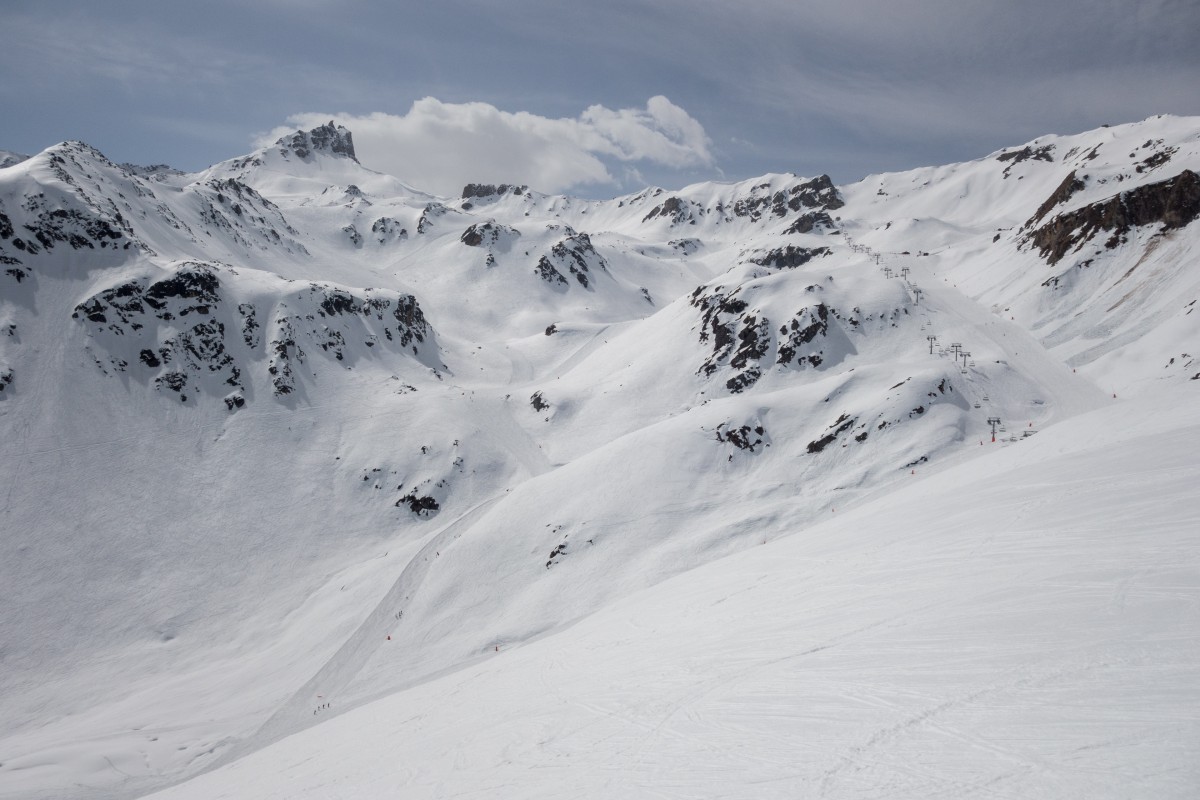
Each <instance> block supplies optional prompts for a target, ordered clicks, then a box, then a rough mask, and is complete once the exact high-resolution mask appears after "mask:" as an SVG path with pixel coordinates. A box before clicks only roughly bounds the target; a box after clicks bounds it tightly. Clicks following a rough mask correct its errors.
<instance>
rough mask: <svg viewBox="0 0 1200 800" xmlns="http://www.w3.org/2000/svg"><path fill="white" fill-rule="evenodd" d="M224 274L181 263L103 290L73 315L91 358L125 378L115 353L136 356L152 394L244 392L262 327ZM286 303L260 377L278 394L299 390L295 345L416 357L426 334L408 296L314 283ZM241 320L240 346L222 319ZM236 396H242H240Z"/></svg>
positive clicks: (300, 353) (334, 352)
mask: <svg viewBox="0 0 1200 800" xmlns="http://www.w3.org/2000/svg"><path fill="white" fill-rule="evenodd" d="M222 273H224V274H228V275H229V276H230V277H232V276H233V275H236V272H235V271H233V270H229V269H227V268H225V269H222V267H220V266H218V265H214V264H208V263H203V262H187V263H184V264H182V265H180V266H179V267H178V268H177V269H176V270H175V272H174V273H173V274H170V275H168V276H166V277H163V278H160V279H158V280H147V279H135V280H130V281H126V282H124V283H121V284H118V285H116V286H113V287H110V288H108V289H104V290H102V291H101V292H99V293H97V294H96V295H94V296H92V297H90V298H88V299H86V300H84V301H83V302H81V303H79V304H78V305H77V306H76V307H75V311H74V314H73V315H72V316H73V317H74V318H75V319H79V320H81V321H83V323H84V324H85V325H86V326H87V327H88V330H89V335H90V336H91V338H92V340H93V342H94V345H89V348H88V349H89V351H92V349H93V347H99V348H101V349H102V350H104V351H107V359H102V358H101V357H100V356H99V355H97V353H96V352H92V356H93V359H94V360H95V361H96V364H97V365H98V366H99V367H100V369H101V370H103V371H104V372H106V373H107V372H108V371H109V370H110V369H112V370H115V371H118V372H125V371H126V370H127V369H128V368H129V366H130V365H129V363H128V362H127V361H126V360H125V359H124V358H122V357H121V355H120V354H122V353H130V354H131V356H130V357H131V358H132V354H133V353H136V354H137V356H136V362H135V363H136V368H135V374H136V373H137V370H143V371H144V372H143V373H142V374H145V375H147V377H148V378H151V379H152V382H153V384H154V385H155V387H156V388H157V389H159V390H163V389H166V390H168V391H172V392H175V393H177V394H178V395H179V399H180V400H181V401H186V400H187V398H188V395H189V394H190V393H191V392H190V391H189V389H190V387H192V386H195V387H196V388H195V391H204V389H205V387H207V388H208V391H209V392H217V393H218V394H227V393H228V392H229V389H230V387H232V388H233V389H234V390H242V389H244V388H245V383H244V378H243V370H244V368H245V366H244V365H245V364H249V363H251V361H248V360H246V359H247V357H250V358H252V357H253V356H252V353H253V351H254V350H257V349H258V348H259V347H261V346H262V337H261V335H260V328H261V325H260V323H259V321H258V311H257V309H256V307H255V305H254V304H253V303H239V304H237V306H236V308H231V307H229V306H231V304H230V303H229V302H227V300H226V299H225V296H224V295H225V288H226V287H224V286H223V285H222ZM288 302H290V303H293V304H294V307H295V308H296V309H297V311H296V312H290V311H289V310H288V306H287V303H283V302H281V303H279V304H278V306H277V308H276V310H275V314H274V317H273V319H272V324H271V331H272V335H271V338H270V340H269V341H268V343H267V346H266V350H267V353H268V355H269V360H268V365H267V373H268V375H269V376H270V377H269V379H270V381H271V383H272V384H273V386H274V390H275V394H276V395H286V394H290V393H291V392H293V391H294V390H295V388H296V385H295V374H294V369H293V364H294V363H304V361H305V359H306V358H307V353H306V352H305V350H304V347H302V346H301V343H304V345H305V346H307V347H310V348H320V350H321V351H322V352H323V353H328V354H329V355H331V356H332V357H333V358H334V359H336V360H338V361H342V360H344V359H345V358H346V357H347V356H348V355H350V354H351V353H352V351H350V350H349V349H348V348H349V347H350V346H351V344H353V343H354V340H355V338H359V340H360V341H362V337H364V336H365V337H366V338H365V341H363V342H362V343H363V344H364V345H365V346H366V347H368V348H370V347H374V346H375V345H376V344H377V343H380V342H381V341H386V342H388V343H389V344H390V345H391V347H392V349H398V350H406V351H409V352H411V353H412V354H413V355H419V352H420V351H419V348H420V347H421V345H422V344H423V343H425V342H426V340H427V339H428V338H429V337H430V336H431V335H432V329H431V328H430V327H429V324H428V322H427V321H426V320H425V316H424V314H423V313H422V312H421V308H420V306H419V305H418V304H417V301H416V299H415V298H413V297H412V296H411V295H401V294H396V293H394V292H384V291H376V290H371V289H367V290H364V291H363V296H359V295H357V294H354V293H352V292H349V291H346V290H344V289H339V288H335V287H331V286H328V285H324V284H315V283H314V284H310V285H309V287H308V289H307V291H306V292H301V293H300V294H299V295H298V296H296V297H294V298H288ZM344 318H349V319H344ZM343 319H344V321H343ZM239 320H240V329H241V330H240V333H241V337H240V338H241V341H240V342H239V341H238V337H237V336H236V335H233V336H232V337H227V335H226V322H228V321H232V322H233V323H234V325H235V326H236V325H237V323H238V321H239ZM235 329H236V327H235ZM243 345H244V348H245V349H244V351H242V352H238V351H239V350H241V349H242V348H243ZM247 351H249V352H247ZM214 379H215V383H214ZM235 394H238V396H239V397H240V396H241V394H240V391H238V392H235ZM244 402H245V400H244V398H243V400H242V403H244ZM235 405H237V406H238V407H240V404H237V403H235ZM231 410H232V409H231Z"/></svg>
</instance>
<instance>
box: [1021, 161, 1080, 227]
mask: <svg viewBox="0 0 1200 800" xmlns="http://www.w3.org/2000/svg"><path fill="white" fill-rule="evenodd" d="M1085 185H1086V184H1084V182H1083V181H1081V180H1079V178H1077V177H1075V170H1071V174H1070V175H1068V176H1067V177H1066V178H1064V179H1063V182H1062V183H1060V184H1059V185H1058V188H1057V189H1055V190H1054V191H1053V192H1051V193H1050V196H1049V197H1047V198H1046V201H1045V202H1044V203H1042V204H1041V205H1040V206H1038V210H1037V213H1036V214H1034V215H1033V217H1032V218H1031V219H1030V220H1029V221H1028V222H1026V223H1025V225H1026V226H1029V225H1032V224H1034V223H1035V222H1040V221H1041V219H1042V217H1044V216H1046V215H1047V214H1049V213H1050V210H1051V209H1053V208H1055V207H1056V206H1060V205H1062V204H1063V203H1065V202H1067V201H1068V200H1070V199H1071V197H1072V196H1073V195H1074V194H1075V193H1076V192H1079V191H1081V190H1082V189H1083V188H1084V186H1085Z"/></svg>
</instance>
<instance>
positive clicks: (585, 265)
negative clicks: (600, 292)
mask: <svg viewBox="0 0 1200 800" xmlns="http://www.w3.org/2000/svg"><path fill="white" fill-rule="evenodd" d="M568 231H569V233H568V235H567V236H566V237H564V238H563V239H561V240H560V241H558V242H557V243H555V244H554V246H552V247H551V248H550V252H549V253H548V254H547V255H544V256H542V257H541V258H539V259H538V262H537V265H536V266H535V267H534V269H533V271H534V274H536V275H537V276H538V277H539V278H541V279H542V280H544V281H546V282H547V283H549V284H550V285H552V286H560V287H567V286H569V285H570V282H569V281H568V280H567V278H566V275H564V274H563V273H566V274H568V275H572V276H574V278H575V280H576V281H578V283H579V285H580V286H582V287H583V288H585V289H587V288H588V287H589V286H591V278H590V276H592V275H594V273H596V272H607V271H608V263H607V262H606V261H605V260H604V256H602V255H600V254H599V253H598V252H596V248H595V247H593V246H592V240H591V239H590V238H589V237H588V235H587V234H586V233H575V232H574V231H571V230H570V229H569V228H568Z"/></svg>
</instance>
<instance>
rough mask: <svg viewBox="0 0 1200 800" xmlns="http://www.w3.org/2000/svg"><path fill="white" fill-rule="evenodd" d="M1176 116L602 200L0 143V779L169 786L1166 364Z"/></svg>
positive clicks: (289, 140) (1187, 167) (288, 151)
mask: <svg viewBox="0 0 1200 800" xmlns="http://www.w3.org/2000/svg"><path fill="white" fill-rule="evenodd" d="M1197 141H1200V123H1198V122H1197V121H1196V120H1194V119H1193V120H1179V119H1172V118H1163V119H1154V120H1148V121H1146V122H1143V123H1138V124H1136V125H1131V126H1122V127H1120V128H1111V129H1102V130H1100V131H1093V132H1090V133H1087V134H1080V135H1079V136H1075V137H1043V138H1042V139H1038V140H1036V141H1035V142H1032V143H1030V144H1029V145H1027V146H1022V147H1018V148H1011V149H1008V150H1005V151H1002V152H1000V153H997V154H993V155H992V156H989V157H987V158H985V159H981V160H979V161H976V162H971V163H968V164H958V165H950V166H946V167H939V168H930V169H926V170H916V171H913V172H909V173H902V174H897V175H885V176H876V177H873V178H869V179H867V180H865V181H863V182H860V183H859V184H855V185H853V186H848V187H836V186H834V185H833V184H832V182H831V181H830V180H829V179H828V178H827V177H825V176H818V177H815V178H809V177H801V176H795V175H787V174H779V175H768V176H764V177H762V178H760V179H755V180H751V181H744V182H740V183H735V184H715V183H704V184H698V185H695V186H690V187H686V188H684V189H681V190H679V191H674V192H667V191H665V190H662V189H647V190H645V191H643V192H639V193H637V194H634V195H629V196H627V197H621V198H615V199H613V200H609V201H582V200H578V199H575V198H567V197H552V196H547V195H542V194H539V193H537V192H535V191H532V190H530V189H529V188H528V187H525V186H486V185H477V184H472V185H469V186H467V187H466V188H465V189H464V191H463V193H462V196H461V197H458V198H438V197H433V196H430V195H427V194H424V193H422V192H420V191H418V190H415V189H412V188H411V187H408V186H405V185H404V184H403V183H402V182H400V181H398V180H397V179H395V178H393V177H391V176H386V175H381V174H379V173H374V172H372V171H370V170H368V169H366V168H364V167H362V165H361V164H359V163H358V162H357V160H356V159H355V156H354V151H353V142H352V138H351V137H350V134H349V132H348V131H345V129H342V128H339V127H337V126H335V125H332V124H331V125H326V126H321V127H320V128H318V129H315V130H313V131H308V132H297V133H296V134H294V135H291V136H287V137H283V138H282V139H280V140H279V141H278V142H277V143H275V144H274V145H272V146H270V147H267V148H263V149H261V150H259V151H257V152H255V153H252V154H249V155H247V156H244V157H242V158H237V159H232V160H230V161H226V162H223V163H221V164H217V165H215V166H213V167H212V168H210V169H208V170H206V171H204V172H202V173H199V174H183V173H179V172H177V171H173V170H170V169H169V168H162V167H151V168H136V167H131V166H128V165H116V164H113V163H111V162H109V161H108V160H107V159H105V158H104V157H103V155H101V154H100V153H98V152H96V151H95V150H94V149H92V148H90V147H88V146H87V145H84V144H81V143H72V142H68V143H64V144H62V145H58V146H56V147H54V148H50V149H49V150H47V151H45V152H43V153H41V154H38V155H36V156H34V157H32V158H30V159H28V160H25V161H23V162H21V163H18V164H16V165H13V166H10V167H7V168H4V169H3V170H0V262H2V263H0V450H2V454H3V456H4V458H3V459H2V460H0V485H3V486H4V487H5V495H4V496H5V498H6V499H5V503H4V505H3V510H2V514H3V517H2V518H0V519H2V522H0V530H3V534H0V543H3V545H4V547H5V551H6V552H8V553H11V554H14V555H13V557H12V558H7V559H0V606H2V607H4V608H5V609H8V610H9V612H8V613H6V614H4V615H3V616H0V641H2V642H4V643H5V646H4V651H3V654H2V658H3V664H4V669H3V670H0V719H4V720H5V722H4V724H3V727H0V796H12V797H22V798H26V797H56V798H60V797H70V796H89V794H91V795H92V796H94V795H95V794H96V793H100V794H102V795H103V794H107V795H108V796H118V797H124V796H134V795H137V794H139V793H144V792H147V791H150V790H153V789H155V788H159V787H161V786H162V785H164V784H165V783H168V782H172V781H176V780H179V779H181V778H183V777H186V776H188V775H192V774H195V773H197V772H200V771H204V770H207V769H209V768H211V767H212V766H213V765H215V764H217V763H220V762H223V761H228V760H231V759H234V758H237V757H239V756H241V755H245V754H247V753H250V752H253V751H254V750H256V749H259V748H261V747H263V746H266V745H268V744H270V743H271V742H274V741H277V740H279V739H281V738H284V737H287V736H289V735H291V734H293V733H295V732H297V731H300V730H302V729H304V728H305V727H308V726H311V725H313V724H315V723H317V722H320V721H322V720H323V719H325V717H326V716H328V714H327V712H328V710H329V709H328V708H327V705H328V704H329V703H330V702H334V703H335V705H336V708H337V709H339V710H340V709H344V708H347V707H350V706H353V705H357V704H362V703H367V702H369V701H371V700H372V699H374V698H378V697H380V696H382V695H386V694H389V693H392V692H395V691H397V690H400V689H403V688H405V687H410V686H415V685H418V684H421V683H422V682H425V681H427V680H429V679H431V678H432V677H433V676H436V675H441V674H445V673H446V672H448V671H453V670H455V669H457V668H460V667H462V666H464V665H467V664H472V663H476V662H477V661H478V660H479V659H481V658H485V657H491V656H492V655H494V654H495V653H496V652H497V650H496V649H497V648H500V650H501V651H504V650H506V649H510V648H513V647H516V646H518V645H521V644H522V643H525V642H530V641H532V640H535V639H539V638H545V637H547V636H550V635H551V634H552V633H554V632H556V631H560V630H562V629H563V628H564V626H567V625H569V624H570V623H572V622H574V621H576V620H578V619H580V618H582V617H584V616H586V615H588V614H592V613H594V612H596V611H597V610H599V609H603V608H606V607H608V606H609V605H610V604H612V603H617V602H620V601H621V600H622V599H623V598H625V597H626V596H627V595H629V594H630V593H631V592H634V591H637V590H640V589H644V588H649V587H653V586H655V585H657V584H659V583H661V582H662V581H664V580H666V579H668V578H670V577H671V576H673V575H678V574H679V573H681V572H685V571H687V570H690V569H693V568H695V567H698V566H700V565H703V564H705V563H707V562H711V561H714V560H716V559H719V558H722V557H724V556H728V555H731V554H734V553H737V552H738V551H742V550H745V549H747V548H750V547H753V546H761V545H762V543H763V541H764V540H767V541H769V540H773V539H776V538H779V537H780V536H783V535H784V534H792V533H802V534H804V535H808V531H809V528H810V527H811V526H812V525H813V524H814V522H815V521H817V520H821V519H825V518H827V517H829V516H832V515H834V514H842V513H844V512H845V511H846V510H847V509H849V508H851V507H854V506H856V505H859V504H862V503H864V502H865V501H866V500H867V499H868V498H870V497H873V496H877V495H883V494H887V493H892V492H901V491H902V489H903V487H906V486H909V485H912V484H914V483H916V482H918V481H920V480H922V479H923V478H925V477H926V476H928V475H931V474H934V473H938V472H942V473H943V475H945V474H948V473H945V472H944V471H945V470H949V469H950V468H955V469H960V468H965V466H964V465H966V464H967V463H968V462H970V461H971V460H973V459H974V458H976V457H978V456H981V455H983V454H986V453H989V452H992V451H995V450H1001V451H1004V452H1020V451H1021V450H1022V449H1023V448H1026V447H1028V446H1029V445H1030V444H1031V443H1030V442H1028V441H1026V439H1027V438H1028V436H1029V435H1032V434H1033V433H1035V432H1037V431H1038V430H1042V429H1044V428H1047V427H1050V426H1053V425H1055V424H1057V423H1059V422H1061V421H1063V420H1066V419H1069V418H1072V417H1075V416H1078V415H1080V414H1084V413H1087V412H1091V411H1094V410H1096V409H1097V408H1101V407H1103V406H1105V405H1111V404H1112V403H1113V402H1114V398H1113V397H1112V395H1113V394H1114V393H1116V394H1118V395H1119V396H1120V398H1121V399H1124V398H1125V397H1126V396H1127V395H1136V394H1139V393H1141V394H1146V395H1152V394H1154V393H1155V392H1156V391H1157V390H1158V389H1159V388H1160V387H1161V386H1162V385H1163V384H1166V383H1169V384H1180V386H1177V387H1175V389H1174V391H1175V392H1177V394H1173V395H1172V396H1174V397H1177V398H1185V397H1190V395H1188V394H1186V392H1189V391H1195V390H1196V387H1200V380H1197V381H1195V382H1193V380H1192V377H1193V375H1195V374H1200V366H1197V364H1196V362H1195V356H1196V355H1198V354H1200V341H1198V340H1197V337H1198V335H1200V334H1198V331H1200V322H1198V321H1200V314H1192V311H1193V310H1194V306H1195V303H1193V302H1192V300H1194V299H1196V298H1197V295H1198V291H1200V283H1198V282H1197V281H1198V280H1200V278H1198V276H1197V273H1196V270H1195V269H1194V260H1192V259H1191V258H1190V254H1191V253H1192V252H1193V251H1194V247H1193V245H1194V243H1195V237H1196V236H1197V231H1198V230H1200V224H1197V223H1196V222H1194V216H1195V213H1194V207H1195V199H1194V186H1195V181H1194V173H1195V172H1196V171H1197V169H1198V168H1200V164H1198V163H1197V155H1196V151H1197V147H1198V145H1197ZM1135 144H1136V145H1137V146H1136V147H1135V146H1134V145H1135ZM1129 153H1132V155H1127V154H1129ZM1110 242H1111V243H1112V244H1111V246H1109V243H1110ZM1094 251H1098V252H1094ZM1088 259H1091V261H1090V262H1089V263H1087V264H1084V262H1086V261H1088ZM1064 270H1065V272H1064ZM1056 276H1057V277H1058V281H1057V283H1055V282H1054V281H1053V280H1051V279H1052V278H1055V277H1056ZM1176 350H1178V351H1179V353H1178V354H1176V353H1175V351H1176ZM1114 413H1115V412H1114ZM1131 413H1134V412H1131ZM1118 416H1119V415H1118ZM1097 419H1102V420H1110V417H1097ZM1104 424H1106V425H1107V424H1110V422H1104ZM1035 441H1036V440H1035ZM821 530H822V529H817V531H816V533H814V534H813V535H814V536H817V537H818V538H820V537H823V536H825V535H827V534H823V533H821ZM825 530H826V531H827V532H828V529H825ZM10 787H12V788H10ZM80 787H89V788H86V789H85V788H80ZM5 793H7V794H5Z"/></svg>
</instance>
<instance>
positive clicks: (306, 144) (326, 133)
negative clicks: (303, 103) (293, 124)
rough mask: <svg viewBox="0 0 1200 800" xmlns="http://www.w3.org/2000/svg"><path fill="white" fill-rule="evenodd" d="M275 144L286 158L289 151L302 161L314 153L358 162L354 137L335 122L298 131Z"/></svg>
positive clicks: (331, 121)
mask: <svg viewBox="0 0 1200 800" xmlns="http://www.w3.org/2000/svg"><path fill="white" fill-rule="evenodd" d="M275 144H276V146H277V147H279V148H280V152H281V153H282V154H283V155H284V156H285V157H286V156H287V154H288V152H289V151H290V152H292V153H295V154H296V155H297V156H298V157H299V158H300V159H302V160H304V159H307V158H308V157H309V155H311V154H312V153H313V152H326V153H333V154H334V155H339V156H345V157H346V158H349V159H351V160H353V161H356V162H357V161H358V157H357V156H356V155H355V154H354V137H353V136H352V135H351V134H350V131H348V130H346V129H345V128H343V127H342V126H341V125H335V124H334V123H333V120H330V121H329V122H327V123H325V124H324V125H322V126H320V127H318V128H313V129H312V130H311V131H296V132H295V133H293V134H291V135H290V136H284V137H282V138H280V139H279V140H278V141H276V142H275Z"/></svg>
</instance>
